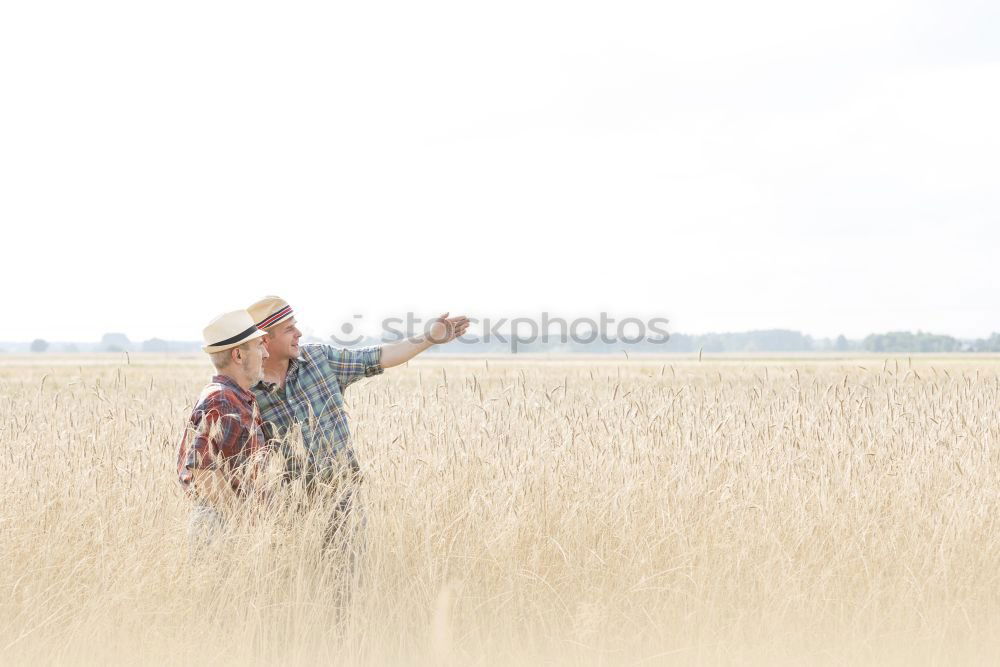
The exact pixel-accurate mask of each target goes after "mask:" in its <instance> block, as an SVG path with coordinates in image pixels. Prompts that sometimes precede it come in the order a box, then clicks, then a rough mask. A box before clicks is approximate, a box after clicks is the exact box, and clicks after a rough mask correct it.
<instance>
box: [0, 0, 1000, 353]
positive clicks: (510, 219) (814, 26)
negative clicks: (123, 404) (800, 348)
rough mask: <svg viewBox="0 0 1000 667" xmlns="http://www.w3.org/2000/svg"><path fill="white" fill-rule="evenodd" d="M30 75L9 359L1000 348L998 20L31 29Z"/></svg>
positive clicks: (146, 23)
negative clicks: (78, 352)
mask: <svg viewBox="0 0 1000 667" xmlns="http://www.w3.org/2000/svg"><path fill="white" fill-rule="evenodd" d="M0 62H2V63H3V64H2V65H0V91H2V93H0V94H2V99H3V103H2V104H0V224H2V225H3V230H2V237H0V238H2V240H3V249H4V252H3V262H2V264H0V278H2V280H3V285H4V287H5V289H4V306H5V307H4V311H5V312H4V314H3V316H2V319H0V340H27V339H31V338H35V337H43V338H48V339H50V340H84V341H85V340H96V339H97V338H99V337H100V335H101V334H102V333H103V332H106V331H121V332H124V333H126V334H127V335H128V336H129V337H131V338H132V339H133V340H143V339H145V338H149V337H152V336H159V337H162V338H170V339H184V340H197V339H199V338H200V336H201V329H202V327H203V326H204V325H205V324H206V323H207V322H208V321H209V320H210V319H211V318H212V317H213V316H215V315H216V314H218V313H220V312H222V311H225V310H231V309H234V308H239V307H245V306H246V305H248V304H249V302H251V301H253V300H255V299H256V298H258V297H260V296H264V295H266V294H278V295H281V296H284V297H285V298H286V299H288V300H289V301H291V302H292V305H293V306H294V307H295V308H296V311H297V312H298V315H299V319H300V321H301V322H302V323H303V324H304V325H305V327H306V328H307V330H309V331H310V332H311V333H313V334H315V335H320V336H325V335H327V334H328V333H329V332H332V331H333V330H334V328H335V327H336V326H337V325H338V324H339V323H340V322H342V321H343V320H345V319H350V318H351V317H352V315H353V314H356V313H357V314H362V315H364V317H365V318H366V320H365V321H367V322H377V321H378V320H379V318H381V317H384V316H391V315H401V314H403V313H405V312H406V311H415V312H417V313H419V314H422V315H423V316H430V315H434V314H437V313H440V312H443V311H451V312H452V313H465V314H467V315H471V316H475V317H479V318H482V317H494V318H495V317H501V316H506V317H511V316H525V317H531V316H537V315H538V314H539V313H541V312H542V311H548V312H550V313H551V314H552V316H563V317H573V316H577V315H583V316H596V315H597V314H599V313H600V312H602V311H604V312H608V313H611V314H612V315H614V316H617V317H619V318H621V317H627V316H637V317H653V316H660V317H667V318H669V319H670V320H671V323H672V324H671V326H670V327H669V328H670V330H671V331H679V332H687V333H698V332H706V331H741V330H747V329H757V328H773V327H783V328H793V329H799V330H801V331H804V332H806V333H809V334H812V335H814V336H835V335H837V334H839V333H845V334H846V335H848V336H851V337H858V336H862V335H865V334H867V333H870V332H882V331H888V330H896V329H912V330H916V329H918V328H919V329H923V330H925V331H927V330H929V331H934V332H939V333H949V334H953V335H959V336H985V335H988V334H989V333H990V332H991V331H994V330H1000V279H998V278H997V272H996V270H995V268H994V261H993V255H994V253H995V252H997V251H998V250H1000V224H998V223H1000V194H998V184H1000V120H998V119H1000V8H998V3H995V2H985V1H983V2H963V1H955V0H949V1H947V2H945V1H926V2H901V1H879V0H864V1H863V2H862V1H853V0H847V1H843V2H837V3H831V2H804V1H802V0H796V1H790V0H789V1H781V2H768V1H761V2H754V3H747V2H738V1H730V2H721V1H720V2H699V3H692V2H603V3H594V2H581V1H580V0H575V1H573V2H544V1H538V0H533V1H532V2H504V3H472V2H467V1H466V2H449V3H443V2H378V3H360V2H353V3H338V2H318V3H298V2H285V3H259V2H239V3H235V2H233V3H221V2H211V1H207V0H198V1H197V2H165V3H144V2H134V1H127V2H125V1H123V2H117V3H112V2H100V1H95V2H61V3H60V2H46V3H42V2H9V3H4V4H3V5H2V6H0Z"/></svg>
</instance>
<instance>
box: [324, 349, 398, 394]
mask: <svg viewBox="0 0 1000 667" xmlns="http://www.w3.org/2000/svg"><path fill="white" fill-rule="evenodd" d="M324 347H326V358H327V361H328V362H329V364H330V370H331V372H332V373H333V374H334V376H335V377H336V378H337V383H338V384H339V385H340V390H341V391H344V389H347V387H349V386H350V385H352V384H354V383H355V382H357V381H358V380H360V379H361V378H367V377H372V376H373V375H379V374H380V373H382V371H384V370H385V369H384V368H382V346H381V345H371V346H369V347H357V348H346V347H333V346H332V345H326V346H324Z"/></svg>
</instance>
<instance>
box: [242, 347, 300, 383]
mask: <svg viewBox="0 0 1000 667" xmlns="http://www.w3.org/2000/svg"><path fill="white" fill-rule="evenodd" d="M300 350H301V348H300ZM305 362H306V358H305V357H304V356H303V355H302V352H301V351H300V352H299V356H297V357H295V358H294V359H289V360H288V370H287V371H285V385H286V386H287V385H288V381H289V380H290V379H291V378H293V377H295V376H296V375H297V374H298V370H297V369H298V367H299V365H300V364H304V363H305ZM277 388H278V383H277V382H268V381H267V380H261V381H260V382H258V383H257V384H255V385H254V389H262V390H264V391H266V392H268V393H273V392H274V391H276V390H277Z"/></svg>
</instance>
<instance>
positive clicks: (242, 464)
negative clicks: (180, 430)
mask: <svg viewBox="0 0 1000 667" xmlns="http://www.w3.org/2000/svg"><path fill="white" fill-rule="evenodd" d="M266 444H267V443H266V440H265V439H264V433H263V431H262V430H261V420H260V410H258V409H257V400H256V399H255V398H254V395H253V393H252V392H249V391H247V390H246V389H244V388H243V387H241V386H239V385H238V384H236V381H235V380H233V379H232V378H230V377H228V376H226V375H216V376H214V377H213V378H212V383H211V384H209V385H208V386H206V387H205V388H204V389H203V390H202V392H201V396H199V397H198V402H197V403H196V404H195V406H194V410H193V411H192V412H191V417H190V418H189V419H188V423H187V426H186V428H185V429H184V437H183V438H181V444H180V451H179V452H178V453H177V475H178V477H179V478H180V482H181V486H183V487H184V488H185V490H187V489H190V485H191V479H192V477H193V475H192V473H191V471H192V470H193V469H195V468H202V469H208V470H212V469H215V470H222V471H223V472H224V473H225V474H226V476H227V479H229V483H230V484H231V485H232V487H233V490H234V491H236V492H237V493H240V479H241V478H243V477H244V476H250V477H252V475H253V471H254V469H253V468H248V466H249V465H252V464H254V463H256V462H258V461H259V459H260V457H259V456H255V455H257V454H259V453H262V452H263V450H264V449H265V447H266ZM235 472H239V473H240V474H233V473H235Z"/></svg>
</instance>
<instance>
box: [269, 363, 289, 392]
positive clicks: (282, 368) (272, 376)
mask: <svg viewBox="0 0 1000 667" xmlns="http://www.w3.org/2000/svg"><path fill="white" fill-rule="evenodd" d="M290 362H291V360H290V359H289V358H287V357H285V358H283V359H278V358H277V357H268V358H267V359H265V360H264V381H265V382H275V383H277V385H278V386H279V387H284V386H285V376H286V375H288V365H289V363H290Z"/></svg>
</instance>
